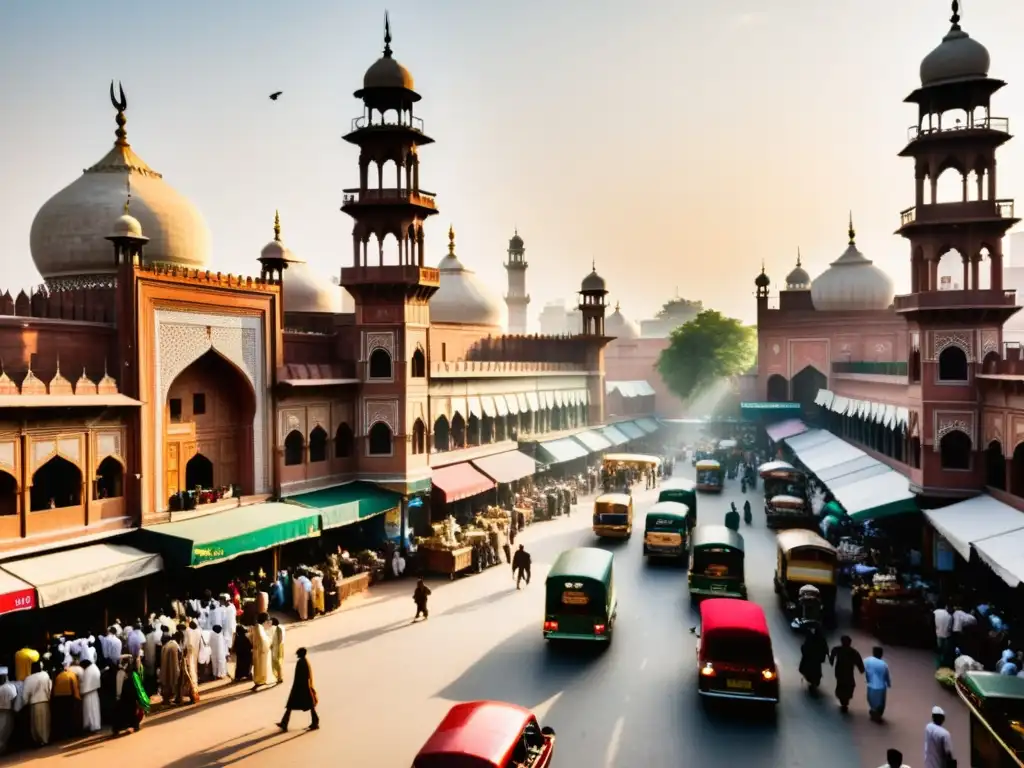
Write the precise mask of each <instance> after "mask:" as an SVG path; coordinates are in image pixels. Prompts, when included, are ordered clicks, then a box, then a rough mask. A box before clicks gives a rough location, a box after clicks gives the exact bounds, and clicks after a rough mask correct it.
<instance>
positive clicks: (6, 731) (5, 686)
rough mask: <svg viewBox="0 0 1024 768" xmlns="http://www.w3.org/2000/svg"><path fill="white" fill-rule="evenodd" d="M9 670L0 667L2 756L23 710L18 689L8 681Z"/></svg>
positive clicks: (0, 746) (0, 742) (0, 737)
mask: <svg viewBox="0 0 1024 768" xmlns="http://www.w3.org/2000/svg"><path fill="white" fill-rule="evenodd" d="M8 672H9V670H8V669H7V667H0V755H2V754H3V753H4V752H5V751H6V749H7V744H8V743H9V742H10V740H11V735H12V734H13V733H14V716H15V715H16V714H17V713H18V711H19V710H20V709H21V696H19V695H18V688H17V686H15V685H14V683H12V682H10V681H9V680H8V679H7V675H8Z"/></svg>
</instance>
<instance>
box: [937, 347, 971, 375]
mask: <svg viewBox="0 0 1024 768" xmlns="http://www.w3.org/2000/svg"><path fill="white" fill-rule="evenodd" d="M939 381H967V354H966V353H965V352H964V351H963V350H962V349H960V347H956V346H948V347H946V348H945V349H944V350H942V351H941V352H940V353H939Z"/></svg>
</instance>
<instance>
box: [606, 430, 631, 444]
mask: <svg viewBox="0 0 1024 768" xmlns="http://www.w3.org/2000/svg"><path fill="white" fill-rule="evenodd" d="M601 434H602V435H604V436H605V438H606V439H607V440H608V442H609V443H611V444H612V445H614V446H616V447H617V446H620V445H625V444H626V443H628V442H629V438H628V437H626V436H625V435H624V434H622V432H620V431H619V430H617V429H616V428H615V427H601Z"/></svg>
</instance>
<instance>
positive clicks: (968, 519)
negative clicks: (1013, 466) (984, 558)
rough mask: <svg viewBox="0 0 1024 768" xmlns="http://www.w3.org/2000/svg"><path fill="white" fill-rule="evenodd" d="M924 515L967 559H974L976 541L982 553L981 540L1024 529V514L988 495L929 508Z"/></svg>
mask: <svg viewBox="0 0 1024 768" xmlns="http://www.w3.org/2000/svg"><path fill="white" fill-rule="evenodd" d="M924 514H925V517H927V518H928V521H929V522H930V523H931V524H932V525H933V526H934V527H935V530H936V531H938V532H939V533H940V534H942V538H944V539H945V540H946V541H948V542H949V543H950V544H951V545H952V546H953V548H954V549H955V550H956V551H957V552H959V553H960V556H961V557H962V558H963V559H964V560H970V559H971V545H972V544H974V545H975V549H977V550H978V554H979V555H980V554H981V548H980V547H979V546H978V543H979V542H981V541H986V542H987V540H989V539H991V538H992V537H994V536H1002V535H1003V534H1005V533H1009V532H1010V531H1017V530H1021V529H1024V513H1021V512H1018V511H1017V510H1016V509H1014V508H1013V507H1011V506H1010V505H1009V504H1004V503H1003V502H1001V501H999V500H998V499H995V498H993V497H991V496H989V495H988V494H983V495H981V496H975V497H974V498H973V499H967V501H960V502H957V503H956V504H950V505H949V506H948V507H943V508H942V509H929V510H926V511H925V513H924Z"/></svg>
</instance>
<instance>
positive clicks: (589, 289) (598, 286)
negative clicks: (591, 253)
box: [580, 264, 608, 293]
mask: <svg viewBox="0 0 1024 768" xmlns="http://www.w3.org/2000/svg"><path fill="white" fill-rule="evenodd" d="M598 292H601V293H607V292H608V291H607V289H606V288H605V282H604V278H603V277H601V276H600V275H599V274H597V265H596V264H591V266H590V274H589V275H587V276H586V277H584V278H583V282H582V283H581V284H580V293H598Z"/></svg>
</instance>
